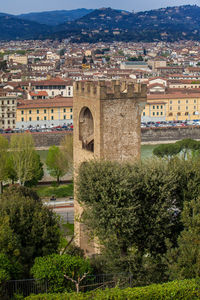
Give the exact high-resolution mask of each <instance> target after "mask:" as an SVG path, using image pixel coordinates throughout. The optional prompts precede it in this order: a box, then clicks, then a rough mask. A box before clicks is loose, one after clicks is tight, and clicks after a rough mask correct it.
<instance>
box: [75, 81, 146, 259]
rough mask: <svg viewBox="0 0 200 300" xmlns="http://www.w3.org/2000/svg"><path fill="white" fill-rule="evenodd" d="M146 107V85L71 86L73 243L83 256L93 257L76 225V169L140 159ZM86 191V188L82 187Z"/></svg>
mask: <svg viewBox="0 0 200 300" xmlns="http://www.w3.org/2000/svg"><path fill="white" fill-rule="evenodd" d="M145 104H146V85H144V84H142V85H141V84H133V83H129V84H126V82H119V81H112V82H111V84H110V86H109V82H105V81H99V82H89V81H87V82H75V83H74V101H73V122H74V134H73V136H74V183H75V193H74V195H75V198H74V200H75V201H74V209H75V240H76V243H77V245H78V246H79V247H81V248H82V249H84V251H85V253H86V254H88V255H90V254H93V253H96V252H97V251H98V249H97V248H96V244H95V242H94V241H93V242H91V241H89V240H88V236H87V232H86V230H85V228H84V225H83V224H81V223H80V222H78V218H79V217H80V215H81V213H82V208H81V207H80V206H79V204H78V203H77V201H76V176H77V170H78V167H79V165H80V164H81V163H82V162H84V161H86V160H90V159H93V158H97V159H101V158H102V159H107V160H116V161H133V160H136V159H139V158H140V144H141V126H140V122H141V112H142V110H143V108H144V106H145ZM86 188H87V187H86Z"/></svg>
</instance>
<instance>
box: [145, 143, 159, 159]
mask: <svg viewBox="0 0 200 300" xmlns="http://www.w3.org/2000/svg"><path fill="white" fill-rule="evenodd" d="M157 146H159V145H142V146H141V158H142V159H145V158H150V157H151V156H152V155H153V149H154V148H156V147H157Z"/></svg>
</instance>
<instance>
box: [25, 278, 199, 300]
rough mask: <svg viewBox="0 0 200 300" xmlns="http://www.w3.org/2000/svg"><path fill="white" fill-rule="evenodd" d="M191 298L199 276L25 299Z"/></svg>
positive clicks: (196, 288)
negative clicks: (124, 287)
mask: <svg viewBox="0 0 200 300" xmlns="http://www.w3.org/2000/svg"><path fill="white" fill-rule="evenodd" d="M82 299H84V300H90V299H95V300H100V299H107V300H118V299H120V300H121V299H122V300H131V299H133V300H136V299H137V300H144V299H145V300H163V299H164V300H172V299H174V300H180V299H181V300H182V299H184V300H193V299H200V278H198V279H192V280H180V281H172V282H168V283H164V284H153V285H149V286H145V287H135V288H126V289H119V288H113V289H106V290H96V291H92V292H88V293H79V294H75V293H70V294H69V293H64V294H40V295H32V296H29V297H27V298H25V300H82Z"/></svg>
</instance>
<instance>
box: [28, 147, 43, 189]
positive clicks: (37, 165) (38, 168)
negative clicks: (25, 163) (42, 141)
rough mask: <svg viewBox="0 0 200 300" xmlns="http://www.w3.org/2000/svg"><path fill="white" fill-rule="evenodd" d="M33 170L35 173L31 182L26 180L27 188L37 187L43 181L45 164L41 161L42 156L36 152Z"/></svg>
mask: <svg viewBox="0 0 200 300" xmlns="http://www.w3.org/2000/svg"><path fill="white" fill-rule="evenodd" d="M33 169H34V173H33V176H32V178H31V179H30V180H26V182H25V185H26V186H29V187H31V186H33V185H37V183H38V181H39V180H41V179H42V178H43V176H44V170H43V163H42V162H41V160H40V155H39V154H38V153H37V152H36V151H34V152H33Z"/></svg>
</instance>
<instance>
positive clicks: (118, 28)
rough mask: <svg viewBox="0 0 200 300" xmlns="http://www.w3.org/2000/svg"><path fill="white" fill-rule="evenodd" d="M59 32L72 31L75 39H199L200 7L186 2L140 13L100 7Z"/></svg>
mask: <svg viewBox="0 0 200 300" xmlns="http://www.w3.org/2000/svg"><path fill="white" fill-rule="evenodd" d="M60 30H62V32H57V33H56V35H57V36H60V37H62V36H64V35H67V36H68V35H69V33H70V31H71V30H72V31H71V33H73V41H81V42H83V41H89V42H90V41H93V42H96V41H101V40H102V41H111V40H118V41H145V42H152V41H158V40H164V41H176V40H179V39H194V40H199V39H200V34H199V32H200V7H198V6H195V5H194V6H191V5H185V6H180V7H168V8H163V9H158V10H151V11H145V12H139V13H135V14H134V13H130V12H125V11H118V10H113V9H111V8H105V9H99V10H95V11H93V12H91V13H90V14H88V15H86V16H84V17H82V18H80V19H78V20H76V21H74V22H71V23H69V22H68V24H65V25H61V26H60Z"/></svg>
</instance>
